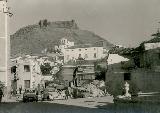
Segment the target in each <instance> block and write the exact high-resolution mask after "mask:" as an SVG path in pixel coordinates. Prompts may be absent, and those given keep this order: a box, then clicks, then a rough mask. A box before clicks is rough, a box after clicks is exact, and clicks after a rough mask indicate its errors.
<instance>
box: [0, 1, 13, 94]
mask: <svg viewBox="0 0 160 113" xmlns="http://www.w3.org/2000/svg"><path fill="white" fill-rule="evenodd" d="M8 16H12V13H10V12H9V8H8V7H7V0H0V81H1V82H2V83H4V85H5V88H4V89H5V90H4V93H6V94H5V95H6V96H7V97H8V94H9V93H8V92H9V89H10V87H11V80H10V79H9V78H10V66H9V56H10V38H9V35H8Z"/></svg>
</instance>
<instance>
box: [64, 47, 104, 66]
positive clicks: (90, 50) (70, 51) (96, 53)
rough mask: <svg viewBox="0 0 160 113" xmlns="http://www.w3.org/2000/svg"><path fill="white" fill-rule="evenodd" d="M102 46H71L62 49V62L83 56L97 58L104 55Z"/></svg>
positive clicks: (86, 58)
mask: <svg viewBox="0 0 160 113" xmlns="http://www.w3.org/2000/svg"><path fill="white" fill-rule="evenodd" d="M103 50H104V49H103V47H96V46H90V45H79V46H72V47H69V48H66V49H64V63H66V62H68V61H70V60H76V59H78V58H83V59H85V60H97V59H101V58H104V57H105V54H104V53H103Z"/></svg>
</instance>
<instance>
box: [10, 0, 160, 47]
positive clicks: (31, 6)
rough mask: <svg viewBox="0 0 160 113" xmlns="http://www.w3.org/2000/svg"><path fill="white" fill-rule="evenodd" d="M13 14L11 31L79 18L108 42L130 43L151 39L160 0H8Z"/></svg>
mask: <svg viewBox="0 0 160 113" xmlns="http://www.w3.org/2000/svg"><path fill="white" fill-rule="evenodd" d="M8 1H9V6H10V7H11V11H12V13H13V14H14V15H13V17H12V18H10V24H9V25H10V34H13V33H15V32H16V31H17V30H18V29H20V28H22V27H24V26H26V25H32V24H35V23H38V21H39V20H41V19H48V20H49V21H60V20H72V19H74V20H76V22H77V24H78V26H79V27H80V29H83V30H89V31H93V32H94V33H96V34H97V35H99V36H101V37H103V38H105V39H106V40H108V41H109V42H111V43H113V44H117V45H123V46H127V47H135V46H138V45H139V44H140V43H141V42H142V41H145V40H149V39H151V38H152V37H151V34H152V33H155V32H156V31H157V28H159V27H160V24H159V23H158V22H160V12H159V11H160V0H8Z"/></svg>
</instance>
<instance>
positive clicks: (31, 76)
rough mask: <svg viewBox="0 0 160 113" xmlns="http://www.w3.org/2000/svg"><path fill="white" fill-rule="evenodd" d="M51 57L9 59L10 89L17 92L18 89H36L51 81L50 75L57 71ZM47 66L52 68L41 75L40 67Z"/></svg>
mask: <svg viewBox="0 0 160 113" xmlns="http://www.w3.org/2000/svg"><path fill="white" fill-rule="evenodd" d="M51 59H52V57H46V56H42V57H39V56H30V55H26V56H24V57H18V58H15V59H11V87H12V89H13V90H17V89H19V88H20V87H21V88H22V89H26V88H37V87H38V85H40V84H41V85H45V82H46V81H50V80H52V79H53V77H52V75H54V74H56V73H57V72H58V71H59V65H61V64H59V63H57V61H55V59H53V61H52V60H51ZM45 64H49V65H50V66H51V67H52V70H50V72H49V73H51V74H43V72H42V69H41V66H42V65H45Z"/></svg>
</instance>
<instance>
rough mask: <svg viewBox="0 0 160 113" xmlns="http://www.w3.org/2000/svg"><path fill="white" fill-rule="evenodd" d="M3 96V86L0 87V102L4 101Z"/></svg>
mask: <svg viewBox="0 0 160 113" xmlns="http://www.w3.org/2000/svg"><path fill="white" fill-rule="evenodd" d="M2 96H4V95H3V91H2V88H0V103H1V102H2Z"/></svg>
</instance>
